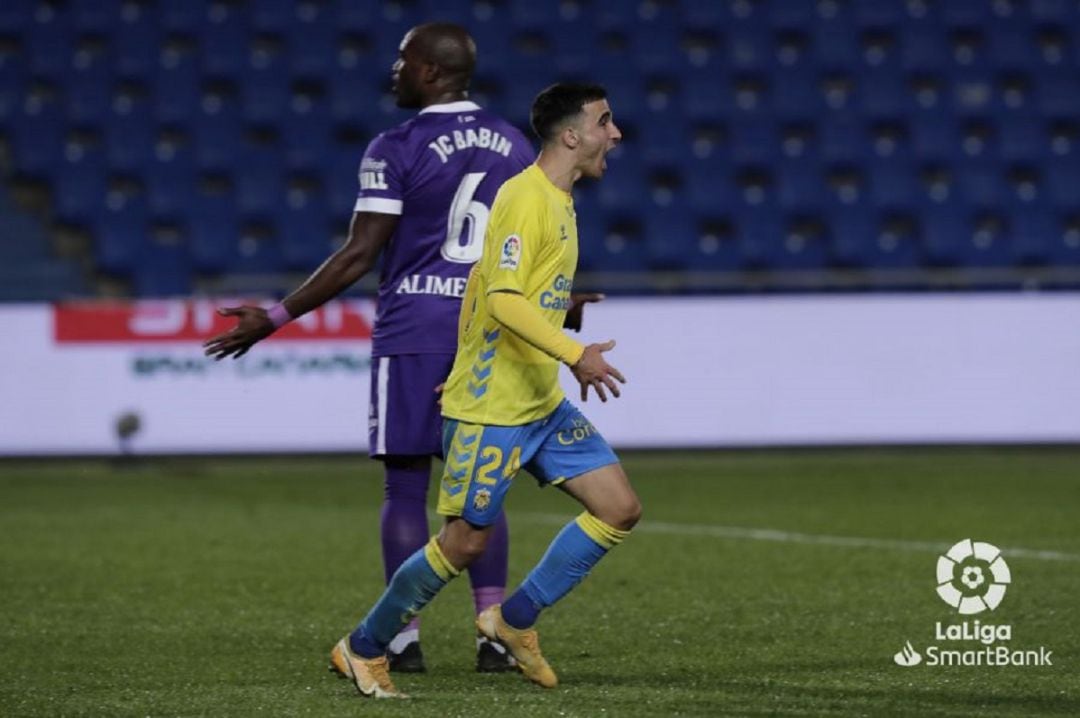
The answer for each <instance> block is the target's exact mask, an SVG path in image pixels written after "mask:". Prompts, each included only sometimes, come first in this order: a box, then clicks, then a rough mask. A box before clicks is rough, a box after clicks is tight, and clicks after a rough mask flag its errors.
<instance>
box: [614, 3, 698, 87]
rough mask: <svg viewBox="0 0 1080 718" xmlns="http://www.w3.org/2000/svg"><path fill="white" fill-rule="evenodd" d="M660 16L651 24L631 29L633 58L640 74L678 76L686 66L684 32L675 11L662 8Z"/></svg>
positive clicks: (629, 35)
mask: <svg viewBox="0 0 1080 718" xmlns="http://www.w3.org/2000/svg"><path fill="white" fill-rule="evenodd" d="M658 7H659V8H660V9H659V11H658V13H657V15H656V16H655V17H654V18H652V19H651V20H649V21H647V22H642V21H640V20H639V21H638V22H634V23H631V25H630V27H629V28H628V30H629V33H628V37H629V40H630V47H631V48H632V49H633V51H632V57H633V59H634V62H635V64H636V66H637V68H638V70H639V71H640V72H642V73H643V74H646V75H647V74H651V73H674V72H678V71H679V70H680V69H681V68H682V66H683V65H684V64H685V58H684V53H683V50H682V32H681V28H680V26H679V23H678V22H677V19H676V17H675V16H674V14H673V11H671V10H669V9H666V8H665V6H658Z"/></svg>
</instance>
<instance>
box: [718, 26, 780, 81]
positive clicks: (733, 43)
mask: <svg viewBox="0 0 1080 718" xmlns="http://www.w3.org/2000/svg"><path fill="white" fill-rule="evenodd" d="M724 30H725V31H726V33H727V49H728V56H727V62H728V63H729V64H730V66H731V67H732V68H733V69H734V70H737V71H740V72H764V71H767V70H768V69H769V68H771V67H772V64H773V30H772V28H771V27H770V26H769V25H768V24H767V23H766V22H764V21H763V20H748V21H738V22H735V23H732V24H731V25H727V26H725V27H724Z"/></svg>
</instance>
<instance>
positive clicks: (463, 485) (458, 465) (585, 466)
mask: <svg viewBox="0 0 1080 718" xmlns="http://www.w3.org/2000/svg"><path fill="white" fill-rule="evenodd" d="M443 452H444V456H446V468H445V469H444V470H443V477H442V482H441V483H440V485H439V508H438V511H439V513H440V514H441V515H443V516H460V517H462V518H463V519H465V520H466V521H468V522H469V523H470V524H473V525H475V526H490V525H491V524H492V523H494V522H495V518H496V517H497V516H498V515H499V511H500V510H502V505H503V500H504V499H505V498H506V492H507V491H508V490H509V489H510V482H512V481H513V480H514V476H516V475H517V472H518V470H519V469H521V468H524V469H525V470H526V471H528V472H529V473H530V474H532V475H533V476H535V477H536V480H537V481H538V482H539V483H540V485H541V486H544V485H547V484H553V485H554V484H560V483H562V482H563V481H566V480H567V479H572V478H574V477H575V476H581V475H582V474H584V473H587V472H589V471H592V470H593V469H599V468H600V467H601V466H608V465H609V464H615V463H618V461H619V460H618V458H616V456H615V452H614V451H612V450H611V447H610V446H608V443H607V442H606V441H604V437H602V436H600V432H598V431H597V430H596V427H594V426H593V425H592V424H590V423H589V420H588V419H586V418H585V416H584V415H583V414H582V413H581V412H580V411H578V408H577V407H576V406H574V405H573V404H571V403H570V402H569V401H567V400H566V399H563V401H562V403H561V404H559V406H558V407H557V408H556V409H555V411H553V412H551V414H549V415H548V416H546V417H544V418H543V419H540V420H538V421H534V422H532V423H529V424H523V425H521V426H484V425H482V424H467V423H465V422H462V421H457V420H456V419H447V420H446V421H445V422H444V423H443Z"/></svg>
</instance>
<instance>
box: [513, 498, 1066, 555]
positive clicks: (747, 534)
mask: <svg viewBox="0 0 1080 718" xmlns="http://www.w3.org/2000/svg"><path fill="white" fill-rule="evenodd" d="M510 517H511V520H513V519H526V520H530V521H533V522H535V523H543V524H552V525H561V524H565V523H566V522H567V521H569V520H570V519H571V518H572V517H570V516H562V515H559V514H546V513H537V512H520V511H518V512H512V513H511V514H510ZM634 531H635V532H645V533H658V534H669V535H675V536H711V537H713V538H724V539H735V540H742V541H774V542H777V543H798V544H813V545H819V546H843V547H845V548H881V549H890V550H893V551H918V552H932V553H944V552H945V551H947V550H948V549H949V547H950V546H952V544H951V543H938V542H934V541H904V540H900V539H877V538H868V537H862V536H830V535H828V534H808V533H800V532H798V531H781V530H779V529H754V528H745V527H742V526H719V525H715V524H679V523H669V522H665V521H642V522H641V523H640V524H638V525H637V527H635V528H634ZM1001 553H1002V554H1003V555H1004V556H1006V557H1007V558H1013V557H1017V558H1032V559H1037V560H1039V561H1070V562H1080V554H1074V553H1064V552H1062V551H1043V550H1039V549H1032V548H1020V547H1005V546H1003V547H1001Z"/></svg>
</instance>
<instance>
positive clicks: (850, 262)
mask: <svg viewBox="0 0 1080 718" xmlns="http://www.w3.org/2000/svg"><path fill="white" fill-rule="evenodd" d="M827 224H828V227H829V236H830V251H831V256H832V258H833V260H834V261H835V262H836V264H837V265H838V266H841V267H846V268H854V269H881V268H889V269H910V268H914V267H917V266H918V265H919V262H920V253H919V242H918V236H917V231H918V228H917V227H916V226H915V223H914V222H913V221H912V220H911V218H910V217H905V216H903V215H895V216H891V217H890V216H889V215H888V214H881V213H879V212H878V211H877V210H875V209H874V208H873V206H872V205H870V204H868V203H857V204H854V205H843V206H834V207H833V208H832V211H831V212H829V214H828V215H827Z"/></svg>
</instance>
